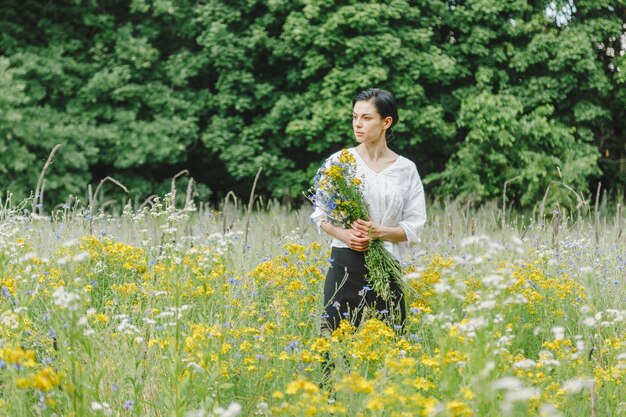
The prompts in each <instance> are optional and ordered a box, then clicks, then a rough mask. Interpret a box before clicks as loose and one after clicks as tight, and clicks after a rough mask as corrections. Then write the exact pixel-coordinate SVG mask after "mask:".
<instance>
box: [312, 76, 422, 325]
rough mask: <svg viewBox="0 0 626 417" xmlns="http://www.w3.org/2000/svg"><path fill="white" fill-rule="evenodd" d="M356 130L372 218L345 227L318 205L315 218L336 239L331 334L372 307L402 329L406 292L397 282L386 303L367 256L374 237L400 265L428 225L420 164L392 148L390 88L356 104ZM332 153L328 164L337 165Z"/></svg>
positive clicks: (328, 315) (328, 297) (394, 117)
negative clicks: (371, 280)
mask: <svg viewBox="0 0 626 417" xmlns="http://www.w3.org/2000/svg"><path fill="white" fill-rule="evenodd" d="M352 109H353V110H352V128H353V130H354V136H355V138H356V141H357V142H358V143H359V145H358V146H356V147H354V148H350V149H349V152H350V153H351V154H353V155H354V157H355V159H356V161H357V177H358V178H360V179H361V180H362V181H363V182H362V184H363V195H364V197H365V201H366V202H367V204H368V205H369V213H370V218H369V219H360V220H358V221H356V222H354V223H353V224H352V228H350V229H344V228H342V227H339V226H336V225H334V224H331V223H330V222H328V221H326V215H325V213H324V212H323V211H322V210H321V209H320V208H319V207H316V209H315V211H314V212H313V214H312V215H311V219H312V220H313V221H314V222H315V223H316V224H317V225H318V227H320V228H321V229H322V230H323V231H324V232H326V233H328V234H329V235H330V236H332V237H333V241H332V243H331V247H332V251H331V267H330V269H329V270H328V274H327V276H326V282H325V284H324V310H325V314H324V318H323V321H322V333H323V334H326V335H327V334H329V333H331V332H332V331H333V330H335V329H336V328H337V327H338V326H339V322H340V321H341V320H342V319H347V320H350V322H351V323H352V324H353V325H355V326H358V325H359V323H360V321H361V319H362V316H363V313H364V311H365V310H366V309H369V310H370V311H371V310H373V312H374V313H375V314H377V315H379V316H382V317H383V318H384V319H387V320H386V321H391V322H392V323H393V324H394V325H396V326H397V328H401V327H402V324H403V323H404V320H405V317H406V306H405V300H404V294H403V293H402V289H401V288H400V287H399V286H398V284H397V283H395V282H393V281H392V283H391V285H390V287H391V291H392V294H393V295H392V298H391V302H390V303H386V302H385V301H384V300H383V299H382V298H381V297H379V296H378V294H375V293H374V292H373V291H372V290H371V288H370V287H368V285H367V281H366V279H365V276H366V275H367V269H366V267H365V256H364V252H365V251H367V248H368V245H369V242H370V239H382V240H383V241H384V245H385V248H386V249H387V250H389V251H390V252H391V253H392V254H393V255H394V257H395V258H396V259H397V260H398V261H402V260H404V258H405V256H406V251H407V247H408V243H410V242H417V241H419V235H420V232H421V229H422V228H423V226H424V223H425V222H426V209H425V203H424V189H423V187H422V182H421V180H420V177H419V174H418V173H417V168H416V167H415V164H414V163H413V162H411V161H410V160H408V159H406V158H404V157H402V156H400V155H398V154H396V153H395V152H394V151H392V150H391V149H389V147H388V146H387V144H388V142H389V141H391V140H392V139H393V133H392V128H393V127H394V126H395V125H396V123H398V110H397V105H396V101H395V98H394V97H393V95H392V94H391V93H390V92H388V91H385V90H380V89H377V88H371V89H368V90H364V91H362V92H360V93H359V94H357V95H356V96H355V97H354V99H353V100H352ZM338 155H339V153H336V154H334V155H332V156H331V157H330V158H329V159H328V160H327V161H326V164H330V163H331V162H332V161H335V160H336V159H337V157H338Z"/></svg>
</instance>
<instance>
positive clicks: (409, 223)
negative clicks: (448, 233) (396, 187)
mask: <svg viewBox="0 0 626 417" xmlns="http://www.w3.org/2000/svg"><path fill="white" fill-rule="evenodd" d="M412 171H413V172H412V173H411V180H410V182H409V189H408V192H407V195H406V198H405V200H404V205H403V209H402V216H401V219H402V220H401V221H400V222H399V223H398V225H399V226H400V227H402V228H403V229H404V232H405V233H406V237H407V240H408V241H409V242H419V241H420V234H421V232H422V229H423V228H424V224H425V223H426V202H425V199H424V187H423V185H422V180H421V179H420V176H419V174H418V173H417V168H416V167H415V165H413V170H412Z"/></svg>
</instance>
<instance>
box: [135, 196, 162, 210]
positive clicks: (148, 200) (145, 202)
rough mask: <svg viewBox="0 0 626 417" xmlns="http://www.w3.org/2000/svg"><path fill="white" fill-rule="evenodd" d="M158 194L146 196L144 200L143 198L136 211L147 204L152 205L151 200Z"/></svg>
mask: <svg viewBox="0 0 626 417" xmlns="http://www.w3.org/2000/svg"><path fill="white" fill-rule="evenodd" d="M157 197H158V195H157V194H152V195H151V196H150V197H148V198H146V199H145V200H143V203H141V205H140V206H139V209H138V211H141V210H142V209H143V208H144V207H145V206H147V205H148V204H150V206H151V207H152V206H153V205H154V204H153V203H152V200H154V199H155V198H157Z"/></svg>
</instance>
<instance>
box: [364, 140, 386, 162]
mask: <svg viewBox="0 0 626 417" xmlns="http://www.w3.org/2000/svg"><path fill="white" fill-rule="evenodd" d="M357 150H359V153H360V154H361V155H362V156H365V157H367V159H368V160H370V161H378V160H379V159H382V158H385V157H387V156H388V155H389V152H390V150H389V148H388V147H387V141H385V140H384V139H383V140H380V141H377V142H375V143H361V144H360V145H359V146H357Z"/></svg>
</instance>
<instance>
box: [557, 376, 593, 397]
mask: <svg viewBox="0 0 626 417" xmlns="http://www.w3.org/2000/svg"><path fill="white" fill-rule="evenodd" d="M592 385H593V380H592V379H590V378H574V379H568V380H567V381H565V382H564V383H563V389H564V390H565V391H566V392H567V393H568V394H576V393H578V392H580V391H582V390H583V389H584V388H591V386H592Z"/></svg>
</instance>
